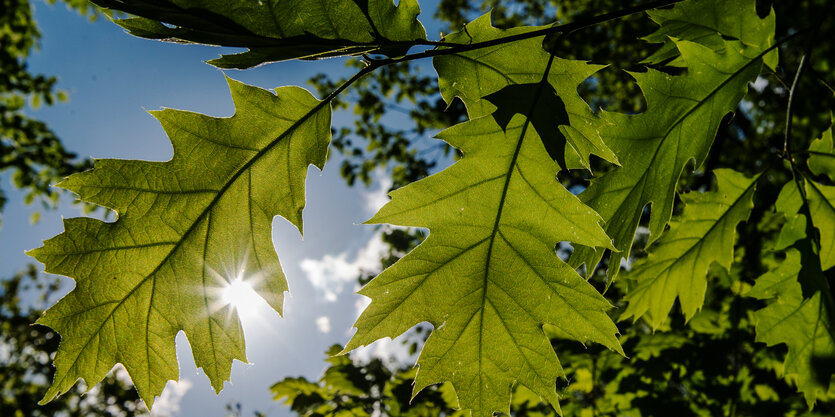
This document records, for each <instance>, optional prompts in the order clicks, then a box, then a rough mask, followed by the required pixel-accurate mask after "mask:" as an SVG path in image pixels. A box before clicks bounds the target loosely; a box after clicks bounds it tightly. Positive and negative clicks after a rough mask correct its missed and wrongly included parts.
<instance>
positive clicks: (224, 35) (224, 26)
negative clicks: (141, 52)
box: [95, 0, 426, 68]
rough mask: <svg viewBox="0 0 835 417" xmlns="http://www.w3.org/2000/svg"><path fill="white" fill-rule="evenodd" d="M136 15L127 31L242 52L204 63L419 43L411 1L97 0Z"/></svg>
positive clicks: (396, 49) (394, 50)
mask: <svg viewBox="0 0 835 417" xmlns="http://www.w3.org/2000/svg"><path fill="white" fill-rule="evenodd" d="M95 3H97V4H99V5H101V6H103V7H108V8H113V9H116V10H122V11H125V12H128V13H131V14H134V15H137V16H140V17H132V18H127V19H121V20H118V21H117V23H118V24H119V25H121V26H122V27H124V28H125V29H127V30H128V32H130V33H131V34H132V35H135V36H139V37H143V38H150V39H163V40H171V41H177V42H191V43H201V44H208V45H221V46H238V47H243V48H248V49H249V50H248V51H247V52H243V53H240V54H235V55H224V56H222V57H221V58H218V59H215V60H212V61H210V62H209V63H210V64H212V65H215V66H218V67H221V68H249V67H253V66H256V65H259V64H262V63H265V62H273V61H283V60H287V59H294V58H302V59H316V58H325V57H329V56H342V55H359V54H363V53H369V52H375V53H383V54H388V55H392V56H396V55H401V54H403V53H405V52H406V50H408V46H409V44H410V43H411V41H415V40H425V39H426V32H425V31H424V29H423V25H421V24H420V22H418V21H417V19H416V17H417V15H418V14H419V13H420V7H419V6H418V4H417V1H415V0H400V4H399V5H398V6H395V5H394V3H393V2H392V0H327V1H321V0H298V1H284V0H263V1H262V0H243V1H232V2H230V1H226V0H208V1H207V0H163V1H151V0H96V1H95Z"/></svg>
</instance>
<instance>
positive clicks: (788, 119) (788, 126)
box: [783, 54, 806, 168]
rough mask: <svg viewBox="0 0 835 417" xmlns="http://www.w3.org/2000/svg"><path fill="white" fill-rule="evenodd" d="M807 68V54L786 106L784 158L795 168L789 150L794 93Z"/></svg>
mask: <svg viewBox="0 0 835 417" xmlns="http://www.w3.org/2000/svg"><path fill="white" fill-rule="evenodd" d="M804 66H806V54H804V55H803V56H802V57H800V64H798V65H797V72H795V74H794V81H793V82H792V87H791V89H790V90H789V104H788V105H787V106H786V130H785V135H784V137H783V157H785V158H787V159H788V160H789V162H791V164H792V168H794V160H793V159H792V156H791V150H790V149H789V138H790V137H791V135H792V103H793V102H794V92H795V91H796V90H797V83H798V81H799V80H800V75H801V74H803V67H804Z"/></svg>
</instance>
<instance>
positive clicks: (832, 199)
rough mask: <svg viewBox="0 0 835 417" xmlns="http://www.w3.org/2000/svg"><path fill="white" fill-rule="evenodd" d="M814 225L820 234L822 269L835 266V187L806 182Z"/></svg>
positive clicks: (807, 196)
mask: <svg viewBox="0 0 835 417" xmlns="http://www.w3.org/2000/svg"><path fill="white" fill-rule="evenodd" d="M806 198H807V200H808V202H809V212H810V213H811V215H812V224H813V225H814V226H815V228H817V229H818V233H820V260H821V268H822V269H823V270H824V271H826V270H827V269H829V268H832V267H833V266H835V187H833V186H828V185H822V184H818V183H816V182H814V181H806Z"/></svg>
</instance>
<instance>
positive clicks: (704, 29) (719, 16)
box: [643, 0, 779, 68]
mask: <svg viewBox="0 0 835 417" xmlns="http://www.w3.org/2000/svg"><path fill="white" fill-rule="evenodd" d="M647 14H648V15H649V17H650V18H651V19H652V20H653V21H654V22H656V23H658V24H659V25H660V26H661V27H660V28H658V30H656V31H655V32H653V33H652V34H650V35H648V36H646V37H644V38H643V39H644V40H645V41H647V42H651V43H660V44H662V45H661V47H660V48H659V49H658V50H657V51H655V53H653V54H652V55H651V56H650V57H649V58H647V59H646V60H644V62H645V63H647V64H660V63H663V62H665V61H669V60H673V61H672V62H670V65H673V66H683V64H684V62H682V60H681V59H675V60H674V58H677V57H679V52H678V49H677V48H676V45H675V42H673V41H672V39H671V38H675V39H682V40H687V41H691V42H696V43H700V44H702V45H704V46H707V47H709V48H711V49H713V50H714V51H717V52H721V51H722V50H723V49H724V48H725V45H724V42H723V41H722V36H720V35H724V36H726V37H731V38H734V39H737V40H739V41H741V42H742V43H743V44H744V45H745V46H747V47H750V48H752V50H753V51H756V52H755V53H760V52H763V51H765V50H766V49H768V48H770V47H772V46H773V45H774V30H775V28H776V18H775V15H774V11H773V10H771V11H770V13H769V14H768V16H766V17H765V18H763V19H760V17H759V16H758V15H757V4H756V0H735V1H727V0H698V1H697V0H689V1H683V2H681V3H676V5H675V6H673V8H671V9H654V10H649V11H647ZM778 60H779V57H778V55H777V50H776V49H775V50H773V51H771V52H769V53H768V54H767V55H766V56H765V57H763V61H764V62H765V64H766V65H768V66H769V67H770V68H776V67H777V63H778Z"/></svg>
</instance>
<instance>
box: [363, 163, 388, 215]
mask: <svg viewBox="0 0 835 417" xmlns="http://www.w3.org/2000/svg"><path fill="white" fill-rule="evenodd" d="M373 177H374V180H375V182H377V184H378V187H377V189H376V190H373V191H366V192H363V193H362V198H363V200H365V208H366V210H368V213H369V214H370V215H373V214H374V213H376V212H377V211H378V210H380V208H381V207H383V206H384V205H385V204H386V203H388V202H389V197H388V193H389V189H390V188H391V186H392V184H393V183H392V181H391V176H389V175H387V174H386V171H384V170H383V169H376V170H374V173H373Z"/></svg>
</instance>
